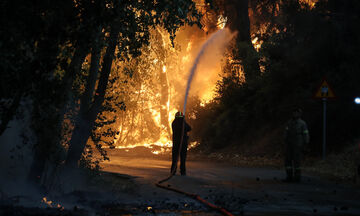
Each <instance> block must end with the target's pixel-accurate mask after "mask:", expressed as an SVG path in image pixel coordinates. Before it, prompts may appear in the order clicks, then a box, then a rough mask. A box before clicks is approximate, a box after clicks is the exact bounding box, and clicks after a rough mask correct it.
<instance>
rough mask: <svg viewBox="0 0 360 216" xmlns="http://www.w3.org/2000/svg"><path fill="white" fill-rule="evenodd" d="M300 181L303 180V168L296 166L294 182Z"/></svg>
mask: <svg viewBox="0 0 360 216" xmlns="http://www.w3.org/2000/svg"><path fill="white" fill-rule="evenodd" d="M300 181H301V169H300V168H295V175H294V182H300Z"/></svg>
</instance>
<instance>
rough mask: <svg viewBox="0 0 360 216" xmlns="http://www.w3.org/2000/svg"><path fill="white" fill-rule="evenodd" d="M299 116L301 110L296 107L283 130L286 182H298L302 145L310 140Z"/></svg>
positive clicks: (303, 122) (305, 126)
mask: <svg viewBox="0 0 360 216" xmlns="http://www.w3.org/2000/svg"><path fill="white" fill-rule="evenodd" d="M301 115H302V110H301V108H299V107H296V108H295V109H294V110H293V113H292V118H291V120H290V121H289V122H288V123H287V126H286V129H285V171H286V179H285V181H286V182H300V180H301V168H300V165H301V159H302V152H303V148H304V145H305V144H308V143H309V140H310V137H309V130H308V128H307V125H306V123H305V121H304V120H302V119H301Z"/></svg>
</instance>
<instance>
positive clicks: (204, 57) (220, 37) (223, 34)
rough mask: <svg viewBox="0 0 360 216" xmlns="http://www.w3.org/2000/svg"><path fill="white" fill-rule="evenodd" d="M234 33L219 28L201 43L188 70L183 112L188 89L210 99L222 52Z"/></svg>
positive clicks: (217, 75)
mask: <svg viewBox="0 0 360 216" xmlns="http://www.w3.org/2000/svg"><path fill="white" fill-rule="evenodd" d="M235 35H236V33H231V32H230V30H228V29H220V30H218V31H216V32H215V33H213V34H212V35H211V36H210V37H209V38H208V39H207V40H206V41H205V42H204V43H203V44H202V46H201V48H200V50H199V52H198V54H197V55H196V58H195V59H194V61H193V64H192V66H191V68H190V70H189V75H188V80H187V85H186V91H185V96H184V106H183V112H184V113H185V112H186V105H187V98H188V95H189V93H190V89H191V90H192V91H191V93H193V94H196V95H198V96H199V98H200V99H202V100H208V99H211V97H212V95H213V90H214V86H215V84H216V81H217V80H218V79H219V72H220V71H221V59H222V57H223V53H224V51H225V49H226V47H227V45H228V43H229V42H230V41H231V40H232V38H233V37H234V36H235ZM193 79H194V83H193V87H192V82H193Z"/></svg>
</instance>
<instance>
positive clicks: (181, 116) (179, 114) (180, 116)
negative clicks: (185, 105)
mask: <svg viewBox="0 0 360 216" xmlns="http://www.w3.org/2000/svg"><path fill="white" fill-rule="evenodd" d="M183 117H184V114H183V113H182V112H180V111H178V112H177V113H176V114H175V118H183Z"/></svg>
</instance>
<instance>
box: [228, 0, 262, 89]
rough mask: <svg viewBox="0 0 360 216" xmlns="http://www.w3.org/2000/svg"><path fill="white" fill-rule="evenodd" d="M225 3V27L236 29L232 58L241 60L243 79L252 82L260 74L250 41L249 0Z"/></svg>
mask: <svg viewBox="0 0 360 216" xmlns="http://www.w3.org/2000/svg"><path fill="white" fill-rule="evenodd" d="M226 4H227V5H226V7H225V15H226V16H227V17H228V22H227V27H229V28H230V29H231V30H232V31H237V37H236V44H237V47H236V52H235V53H234V58H235V59H239V60H241V62H242V64H243V66H244V73H245V79H246V81H247V82H252V81H254V80H255V79H256V78H257V77H259V76H260V68H259V59H258V57H257V55H256V50H255V48H254V46H253V44H252V42H251V35H250V19H249V0H227V2H226Z"/></svg>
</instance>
